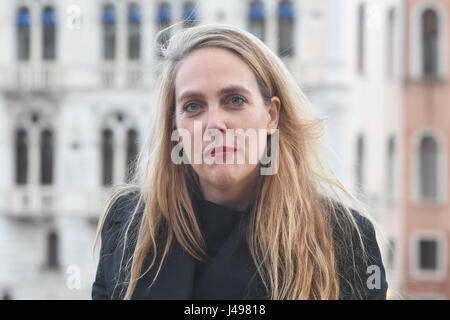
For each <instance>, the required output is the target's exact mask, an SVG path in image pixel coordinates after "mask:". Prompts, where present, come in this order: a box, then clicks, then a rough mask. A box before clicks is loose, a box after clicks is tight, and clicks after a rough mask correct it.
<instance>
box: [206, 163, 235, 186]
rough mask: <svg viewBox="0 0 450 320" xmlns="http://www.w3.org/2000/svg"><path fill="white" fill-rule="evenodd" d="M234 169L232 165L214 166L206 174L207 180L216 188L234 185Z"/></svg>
mask: <svg viewBox="0 0 450 320" xmlns="http://www.w3.org/2000/svg"><path fill="white" fill-rule="evenodd" d="M235 169H237V168H234V167H233V165H226V164H225V165H223V164H222V165H214V167H212V168H209V170H208V171H207V172H206V174H207V180H209V181H210V184H212V185H215V186H217V187H218V188H227V187H229V186H232V185H235V184H236V182H237V179H236V172H235Z"/></svg>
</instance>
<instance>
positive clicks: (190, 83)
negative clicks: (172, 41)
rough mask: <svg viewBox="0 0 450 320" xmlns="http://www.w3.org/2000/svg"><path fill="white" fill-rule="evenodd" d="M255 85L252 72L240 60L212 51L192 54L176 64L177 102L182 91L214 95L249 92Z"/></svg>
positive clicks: (230, 55)
mask: <svg viewBox="0 0 450 320" xmlns="http://www.w3.org/2000/svg"><path fill="white" fill-rule="evenodd" d="M256 85H257V83H256V78H255V76H254V74H253V71H252V70H251V69H250V67H249V66H248V65H247V64H246V63H245V61H244V60H242V58H240V57H238V56H237V55H236V54H234V53H232V52H230V51H229V50H226V49H222V48H215V47H212V48H202V49H198V50H195V51H193V52H192V53H191V54H189V56H187V57H186V58H185V59H183V61H182V62H181V63H180V65H179V67H178V70H177V74H176V77H175V89H176V93H177V98H178V96H180V95H182V94H183V92H184V91H199V90H205V89H215V90H216V91H217V90H219V89H223V88H225V87H232V86H240V87H244V88H246V89H247V90H248V91H251V90H254V89H255V86H256Z"/></svg>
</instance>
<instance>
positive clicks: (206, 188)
mask: <svg viewBox="0 0 450 320" xmlns="http://www.w3.org/2000/svg"><path fill="white" fill-rule="evenodd" d="M256 183H257V177H256V178H254V179H246V180H245V181H242V182H241V183H239V184H235V185H232V186H230V187H217V186H214V185H211V184H207V183H206V182H204V181H201V180H200V188H201V191H202V194H203V197H204V198H205V200H207V201H210V202H213V203H216V204H219V205H223V206H225V207H228V208H230V209H233V210H236V211H245V210H246V209H247V208H248V206H249V204H251V203H252V202H253V200H254V198H255V195H256V193H255V190H256Z"/></svg>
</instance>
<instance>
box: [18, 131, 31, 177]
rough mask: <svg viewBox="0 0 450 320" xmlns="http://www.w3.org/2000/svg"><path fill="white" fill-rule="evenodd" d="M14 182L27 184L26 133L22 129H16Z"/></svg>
mask: <svg viewBox="0 0 450 320" xmlns="http://www.w3.org/2000/svg"><path fill="white" fill-rule="evenodd" d="M15 147H16V161H15V163H16V183H17V184H18V185H24V184H27V178H28V134H27V132H26V131H25V130H23V129H18V130H17V131H16V141H15Z"/></svg>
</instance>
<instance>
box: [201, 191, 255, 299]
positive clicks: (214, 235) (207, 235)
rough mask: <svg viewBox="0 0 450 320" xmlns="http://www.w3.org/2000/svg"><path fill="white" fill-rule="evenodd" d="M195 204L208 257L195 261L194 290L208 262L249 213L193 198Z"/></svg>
mask: <svg viewBox="0 0 450 320" xmlns="http://www.w3.org/2000/svg"><path fill="white" fill-rule="evenodd" d="M195 204H196V205H195V214H196V216H197V220H198V223H199V227H200V231H201V233H202V236H203V237H204V239H205V242H206V247H207V254H208V257H207V260H206V261H205V262H201V261H196V265H195V277H194V288H195V283H197V280H198V279H199V278H200V277H201V275H202V274H203V272H204V270H205V268H206V267H207V266H208V263H209V260H210V259H212V258H213V257H214V256H215V255H216V254H217V252H218V251H219V250H220V248H221V247H222V246H223V244H224V243H225V241H226V240H227V239H228V237H229V236H230V235H231V233H232V232H233V230H234V229H235V228H237V227H238V226H239V223H240V221H242V218H243V217H244V216H247V215H248V213H249V209H247V210H245V211H237V210H234V209H231V208H228V207H225V206H223V205H219V204H216V203H214V202H210V201H207V200H205V199H199V198H195ZM194 297H195V293H194Z"/></svg>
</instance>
